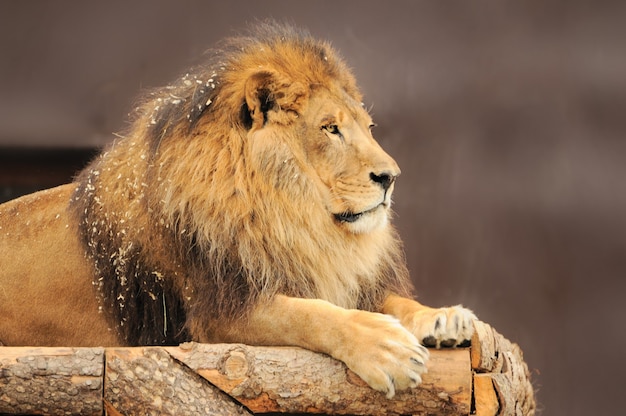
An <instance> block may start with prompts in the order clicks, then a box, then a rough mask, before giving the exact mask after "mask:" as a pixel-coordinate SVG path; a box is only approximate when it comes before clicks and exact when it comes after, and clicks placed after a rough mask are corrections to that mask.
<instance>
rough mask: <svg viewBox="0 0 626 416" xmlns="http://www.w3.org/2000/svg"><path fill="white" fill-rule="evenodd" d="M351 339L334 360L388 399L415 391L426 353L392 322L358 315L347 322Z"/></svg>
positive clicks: (389, 318) (378, 316)
mask: <svg viewBox="0 0 626 416" xmlns="http://www.w3.org/2000/svg"><path fill="white" fill-rule="evenodd" d="M350 327H351V328H352V329H353V331H351V338H350V339H348V342H349V344H347V345H346V346H345V348H341V351H339V354H337V355H338V357H337V358H339V359H340V360H342V361H343V362H344V363H346V365H347V366H348V368H350V369H351V370H352V371H354V372H355V373H356V374H357V375H358V376H359V377H361V378H362V379H363V380H364V381H365V382H366V383H367V384H368V385H369V386H370V387H372V388H373V389H375V390H378V391H381V392H383V393H385V394H386V395H387V398H392V397H393V396H394V395H395V393H396V391H400V390H406V389H408V388H413V387H417V385H419V384H420V383H421V382H422V374H423V373H425V372H426V361H427V360H428V350H427V349H426V348H424V347H423V346H422V345H421V344H420V343H419V341H418V340H417V338H416V337H415V336H414V335H413V334H411V333H410V332H409V331H408V330H407V329H406V328H404V327H403V326H402V325H401V324H400V321H398V320H397V319H396V318H394V317H392V316H389V315H383V314H378V313H370V312H363V311H359V313H358V314H357V315H356V317H355V318H354V319H351V320H350Z"/></svg>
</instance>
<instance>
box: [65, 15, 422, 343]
mask: <svg viewBox="0 0 626 416" xmlns="http://www.w3.org/2000/svg"><path fill="white" fill-rule="evenodd" d="M251 83H252V84H253V87H255V88H256V89H254V91H253V92H254V93H255V94H257V95H258V97H260V98H259V102H260V103H261V105H260V108H259V109H258V110H257V111H256V112H255V110H254V109H251V108H249V105H248V103H247V100H246V91H247V90H249V89H250V85H251ZM320 88H327V89H333V90H341V91H342V94H345V96H346V103H347V104H346V105H349V106H354V105H360V103H361V94H360V92H359V90H358V88H357V87H356V83H355V81H354V77H353V76H352V74H351V73H350V71H349V70H348V68H347V66H346V65H345V63H344V62H343V61H342V59H341V58H340V57H339V56H338V55H337V54H336V52H335V51H334V50H333V49H332V48H331V47H330V46H329V45H328V44H326V43H322V42H318V41H316V40H314V39H313V38H311V37H310V36H309V35H308V34H306V33H303V32H297V31H295V30H294V29H292V28H289V27H286V26H279V25H273V24H268V25H261V26H260V27H258V28H257V29H256V30H255V32H254V35H253V36H244V37H239V38H235V39H230V40H228V41H227V42H225V43H224V44H222V45H221V48H220V49H218V50H215V51H210V52H208V53H207V62H205V63H203V64H202V65H198V66H196V67H194V68H192V70H190V71H189V72H188V73H185V74H184V75H183V76H182V77H180V78H179V79H178V80H177V81H176V82H175V83H173V84H171V85H168V86H166V87H164V88H162V89H159V90H156V91H153V92H151V93H150V94H148V95H147V97H146V98H145V99H144V101H143V102H142V104H141V105H140V106H139V107H138V108H137V110H136V115H135V119H134V121H133V123H132V125H131V126H130V129H129V130H128V132H127V133H126V134H125V135H124V137H122V138H120V139H119V140H117V141H116V142H115V143H113V144H112V145H111V146H110V147H109V148H107V149H106V150H105V151H104V152H103V153H102V154H101V155H100V156H99V157H98V158H97V159H96V160H94V161H93V162H92V163H91V164H90V165H89V166H88V167H87V168H86V169H85V170H84V171H83V172H82V173H81V174H80V175H79V177H78V178H77V182H78V187H77V189H76V191H75V194H74V197H73V199H72V204H71V206H72V210H73V212H74V215H75V216H77V218H79V223H80V233H81V236H82V240H83V242H84V244H85V247H86V250H87V255H88V257H89V258H90V259H92V261H93V264H94V267H95V275H96V277H95V280H94V285H96V287H97V289H98V293H99V296H100V300H101V307H102V309H103V310H105V311H106V312H107V313H108V314H110V316H111V317H112V319H113V320H114V322H115V323H116V324H117V330H118V332H119V334H120V336H121V338H122V339H124V340H125V342H127V343H128V344H137V345H139V344H176V343H178V342H181V341H186V340H189V339H190V338H194V339H197V340H200V341H210V340H211V338H212V336H211V329H212V326H215V325H218V324H217V323H216V322H217V321H218V320H220V321H221V323H220V325H227V324H225V323H224V321H225V320H226V321H228V320H229V319H234V318H241V316H244V315H245V314H246V313H247V312H248V311H249V309H250V308H251V307H252V306H254V305H255V304H257V303H258V302H264V301H266V300H268V299H270V298H271V297H272V296H274V295H275V294H278V293H280V294H284V295H288V296H294V297H300V298H319V299H325V300H328V301H330V302H332V303H334V304H336V305H339V306H342V307H345V308H358V309H364V310H370V311H375V310H380V308H381V306H382V303H383V300H384V298H385V296H387V295H388V294H389V293H392V292H393V293H396V294H400V295H405V296H406V295H408V294H409V293H410V288H409V287H408V286H409V283H408V282H409V279H408V273H407V271H406V268H405V262H404V259H403V254H402V248H401V244H400V242H399V239H398V236H397V234H396V231H395V230H394V228H393V227H392V226H390V225H387V226H385V227H382V228H380V229H377V230H376V231H374V232H371V233H361V234H359V233H346V232H345V230H342V229H341V228H340V227H338V226H337V224H336V221H335V219H334V218H332V216H330V215H329V214H328V212H327V210H325V209H323V207H324V203H323V202H322V196H321V194H320V192H319V191H318V189H317V188H316V186H315V185H314V183H313V179H312V178H311V175H310V171H309V166H306V164H303V163H302V160H299V159H298V157H296V156H294V149H293V148H292V147H291V146H290V145H289V143H291V140H293V139H294V138H300V136H301V135H303V134H305V133H306V132H302V131H299V130H298V129H296V128H295V127H294V126H295V124H294V120H295V119H297V118H298V117H299V116H301V115H302V114H304V113H306V111H307V105H308V104H307V103H308V99H309V97H310V95H311V91H314V90H316V89H320ZM270 110H273V111H270ZM278 110H280V111H278ZM255 117H266V118H267V120H266V122H268V123H269V122H271V123H273V125H272V126H273V127H272V129H271V135H269V136H267V137H269V138H268V142H267V143H266V142H264V141H263V140H261V139H259V140H251V139H250V137H249V135H248V132H249V130H250V129H251V127H252V125H253V123H254V122H255ZM255 139H256V138H255ZM199 328H202V329H199ZM198 331H203V333H201V334H198Z"/></svg>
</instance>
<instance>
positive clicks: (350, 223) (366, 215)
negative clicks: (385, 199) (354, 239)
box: [334, 204, 388, 234]
mask: <svg viewBox="0 0 626 416" xmlns="http://www.w3.org/2000/svg"><path fill="white" fill-rule="evenodd" d="M334 217H335V220H336V221H337V222H338V223H339V224H340V225H341V226H343V227H345V228H346V229H347V230H348V231H350V232H352V233H354V234H366V233H371V232H373V231H376V230H377V229H380V228H384V227H385V226H386V225H387V218H388V213H387V206H386V205H385V204H380V205H378V206H376V207H374V208H372V209H370V210H368V211H364V212H358V213H351V212H343V213H341V214H335V215H334Z"/></svg>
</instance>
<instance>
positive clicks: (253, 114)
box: [244, 71, 307, 128]
mask: <svg viewBox="0 0 626 416" xmlns="http://www.w3.org/2000/svg"><path fill="white" fill-rule="evenodd" d="M306 95H307V94H306V89H305V88H304V87H303V86H302V84H301V83H299V82H291V81H289V80H287V79H284V78H283V77H281V76H279V75H278V74H277V73H275V72H272V71H259V72H256V73H254V74H252V75H251V76H250V77H249V78H248V79H247V81H246V84H245V100H246V110H247V111H246V113H247V114H244V117H246V120H245V121H246V124H247V125H248V127H249V128H253V127H256V128H261V127H263V126H264V125H265V123H267V121H268V113H269V112H270V111H275V112H276V113H285V112H289V111H291V112H295V113H298V112H299V110H300V107H301V106H302V103H303V100H304V98H305V97H306ZM276 115H277V116H278V114H276ZM278 118H281V117H278Z"/></svg>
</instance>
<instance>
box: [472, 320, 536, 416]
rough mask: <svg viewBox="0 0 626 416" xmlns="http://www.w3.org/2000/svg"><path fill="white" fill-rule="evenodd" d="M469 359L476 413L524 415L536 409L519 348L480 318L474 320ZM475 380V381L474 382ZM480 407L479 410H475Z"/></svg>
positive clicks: (526, 369)
mask: <svg viewBox="0 0 626 416" xmlns="http://www.w3.org/2000/svg"><path fill="white" fill-rule="evenodd" d="M474 326H475V332H474V336H473V338H472V348H471V362H472V370H473V371H474V372H475V373H476V374H475V376H474V399H475V406H476V414H477V415H479V416H480V415H485V416H492V415H493V416H496V415H497V416H528V415H534V414H535V410H536V403H535V396H534V389H533V386H532V383H531V379H530V373H529V371H528V366H527V364H526V363H525V362H524V357H523V353H522V350H521V349H520V347H519V346H518V345H517V344H514V343H512V342H510V341H509V340H508V339H506V338H504V337H503V336H502V335H500V334H499V333H498V332H497V331H495V330H494V329H493V328H491V327H490V326H489V325H487V324H486V323H484V322H480V321H477V322H475V323H474ZM477 380H478V383H477ZM479 408H480V413H479Z"/></svg>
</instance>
